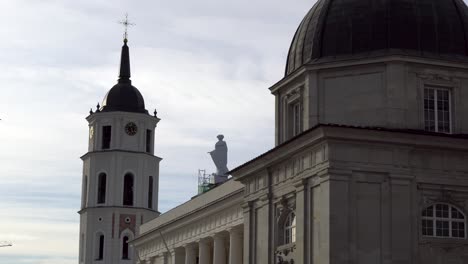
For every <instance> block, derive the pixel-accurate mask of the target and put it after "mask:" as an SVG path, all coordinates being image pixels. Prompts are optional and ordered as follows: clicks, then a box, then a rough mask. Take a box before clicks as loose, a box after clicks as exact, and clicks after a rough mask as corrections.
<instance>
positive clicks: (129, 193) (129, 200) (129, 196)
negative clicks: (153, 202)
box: [123, 173, 133, 205]
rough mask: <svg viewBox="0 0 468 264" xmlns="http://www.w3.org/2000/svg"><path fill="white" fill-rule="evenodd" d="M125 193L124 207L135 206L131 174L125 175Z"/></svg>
mask: <svg viewBox="0 0 468 264" xmlns="http://www.w3.org/2000/svg"><path fill="white" fill-rule="evenodd" d="M123 191H124V192H123V205H133V175H132V174H130V173H127V174H125V177H124V190H123Z"/></svg>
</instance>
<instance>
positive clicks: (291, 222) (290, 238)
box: [283, 212, 296, 245]
mask: <svg viewBox="0 0 468 264" xmlns="http://www.w3.org/2000/svg"><path fill="white" fill-rule="evenodd" d="M283 232H284V233H283V239H284V241H283V244H284V245H287V244H291V243H294V242H296V215H295V214H294V212H290V213H289V215H288V217H286V219H285V221H284V225H283Z"/></svg>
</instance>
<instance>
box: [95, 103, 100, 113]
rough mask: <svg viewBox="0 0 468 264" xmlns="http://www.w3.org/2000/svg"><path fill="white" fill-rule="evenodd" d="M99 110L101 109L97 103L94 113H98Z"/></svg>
mask: <svg viewBox="0 0 468 264" xmlns="http://www.w3.org/2000/svg"><path fill="white" fill-rule="evenodd" d="M100 109H101V106H100V105H99V102H98V103H97V105H96V112H99V111H100Z"/></svg>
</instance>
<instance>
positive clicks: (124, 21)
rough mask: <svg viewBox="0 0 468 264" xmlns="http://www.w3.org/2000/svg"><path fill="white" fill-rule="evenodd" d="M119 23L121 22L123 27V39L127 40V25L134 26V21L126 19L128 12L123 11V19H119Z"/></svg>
mask: <svg viewBox="0 0 468 264" xmlns="http://www.w3.org/2000/svg"><path fill="white" fill-rule="evenodd" d="M119 24H122V25H123V26H124V27H125V32H124V41H125V42H127V38H128V27H130V26H134V25H135V24H134V23H130V21H128V13H125V19H124V20H120V21H119Z"/></svg>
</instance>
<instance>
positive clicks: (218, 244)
mask: <svg viewBox="0 0 468 264" xmlns="http://www.w3.org/2000/svg"><path fill="white" fill-rule="evenodd" d="M213 260H214V261H213V264H226V245H225V244H224V237H223V236H222V235H220V234H216V235H214V236H213Z"/></svg>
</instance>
